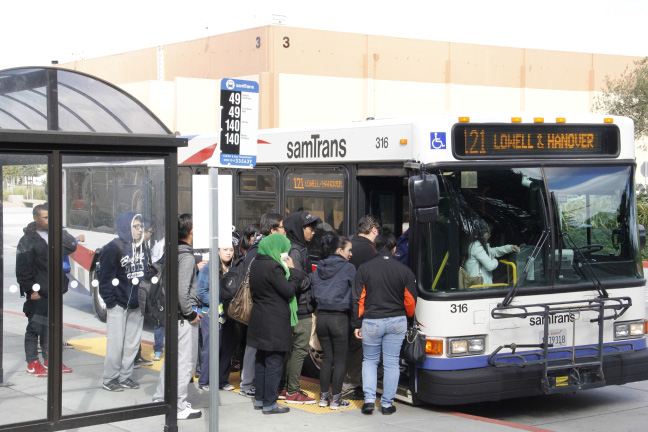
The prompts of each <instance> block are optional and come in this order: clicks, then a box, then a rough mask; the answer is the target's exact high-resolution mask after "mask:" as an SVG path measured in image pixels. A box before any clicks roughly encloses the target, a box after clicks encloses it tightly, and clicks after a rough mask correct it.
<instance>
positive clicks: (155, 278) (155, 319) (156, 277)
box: [137, 260, 166, 326]
mask: <svg viewBox="0 0 648 432" xmlns="http://www.w3.org/2000/svg"><path fill="white" fill-rule="evenodd" d="M160 261H162V262H160ZM160 261H158V262H156V263H152V264H151V266H150V269H149V271H148V272H147V274H146V276H145V277H144V279H143V280H141V281H140V283H139V291H138V293H137V296H138V300H139V307H140V310H141V311H142V315H144V319H145V320H147V321H149V322H150V323H152V324H153V325H156V326H164V320H165V315H166V313H165V312H166V296H165V292H164V280H163V279H164V267H165V265H164V261H163V260H160Z"/></svg>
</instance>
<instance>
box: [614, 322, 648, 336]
mask: <svg viewBox="0 0 648 432" xmlns="http://www.w3.org/2000/svg"><path fill="white" fill-rule="evenodd" d="M645 332H646V328H645V323H644V321H632V322H621V323H614V339H615V340H619V339H635V338H639V337H642V336H643V335H644V334H645Z"/></svg>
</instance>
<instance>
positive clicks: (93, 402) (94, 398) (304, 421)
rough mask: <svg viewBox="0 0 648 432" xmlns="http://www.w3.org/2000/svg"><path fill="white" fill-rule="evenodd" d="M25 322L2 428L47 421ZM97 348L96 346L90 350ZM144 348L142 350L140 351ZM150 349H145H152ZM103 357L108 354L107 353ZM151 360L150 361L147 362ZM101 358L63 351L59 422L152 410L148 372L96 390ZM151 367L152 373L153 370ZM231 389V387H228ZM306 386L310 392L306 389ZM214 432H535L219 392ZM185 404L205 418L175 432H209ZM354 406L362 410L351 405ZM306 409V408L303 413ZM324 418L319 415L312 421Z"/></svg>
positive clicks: (401, 407) (1, 411)
mask: <svg viewBox="0 0 648 432" xmlns="http://www.w3.org/2000/svg"><path fill="white" fill-rule="evenodd" d="M26 324H27V319H26V318H25V317H24V316H20V315H18V314H15V313H11V312H6V311H5V313H4V334H3V335H2V336H3V338H4V340H3V344H4V358H3V368H4V374H5V376H4V380H5V382H9V383H11V384H12V385H11V386H9V387H0V425H5V424H10V423H16V422H22V421H28V420H36V419H39V418H43V417H45V406H46V405H45V404H46V399H47V387H46V386H47V381H46V379H45V378H36V377H34V376H31V375H29V374H27V372H26V371H25V368H26V365H25V359H24V356H25V354H24V345H23V340H24V329H25V326H26ZM64 335H65V338H66V339H68V340H69V341H70V342H71V343H75V339H76V340H79V342H77V345H78V347H79V348H80V349H85V348H82V347H83V346H85V345H84V344H86V341H83V342H82V341H81V340H80V339H84V340H97V339H98V338H101V337H102V336H103V335H101V334H98V333H95V332H90V331H85V330H82V329H78V328H73V327H67V326H66V327H65V329H64ZM95 345H96V344H95ZM144 346H145V345H143V347H144ZM149 349H150V348H149ZM104 350H105V348H104ZM148 358H150V357H148ZM103 360H104V358H103V356H101V355H96V354H92V353H90V352H85V351H80V350H77V349H74V350H70V349H66V350H63V362H64V363H65V364H66V365H67V366H69V367H71V368H72V369H73V370H74V372H73V373H71V374H64V375H63V414H64V415H66V414H74V413H79V412H88V411H93V410H98V409H106V408H112V407H119V406H130V405H136V404H142V403H150V402H151V396H152V395H153V392H154V391H155V387H156V384H157V378H158V372H157V371H156V370H154V369H153V368H145V367H141V368H139V369H136V370H135V372H134V376H133V378H134V379H135V380H137V381H139V382H140V384H141V388H140V389H138V390H125V391H123V392H118V393H111V392H108V391H106V390H103V389H102V388H101V375H102V371H103ZM157 363H159V362H156V363H155V364H154V368H156V369H158V368H159V365H158V364H157ZM232 378H233V380H232V381H235V378H236V377H235V376H233V377H232ZM233 384H234V382H233ZM304 384H305V387H308V389H309V390H311V391H312V392H316V391H317V385H316V384H314V383H306V382H305V383H304ZM309 384H310V385H309ZM219 396H220V405H221V407H220V409H219V415H220V419H219V430H221V431H227V432H230V431H231V432H240V431H282V432H285V431H290V430H295V431H297V430H299V431H308V432H319V431H322V432H329V431H367V432H369V431H376V432H381V431H385V432H400V431H402V432H406V431H407V432H411V431H418V430H420V431H449V430H479V431H484V432H491V431H492V432H495V431H512V430H533V431H540V429H537V428H529V427H526V426H522V425H516V424H508V423H504V422H497V421H493V420H490V419H483V418H479V417H474V418H473V417H470V416H465V415H463V414H457V413H450V412H444V411H443V410H442V409H441V408H438V407H430V406H427V407H425V406H424V407H412V406H409V405H406V404H403V403H399V404H397V412H396V413H395V414H393V415H390V416H385V415H382V414H381V413H380V412H377V411H375V412H374V413H373V415H363V414H362V413H361V412H360V410H359V409H357V408H354V409H348V410H344V411H336V412H333V411H331V410H327V409H320V408H316V409H313V408H315V407H313V406H310V407H308V408H309V409H308V410H307V411H306V410H301V409H296V408H295V406H294V405H292V406H291V411H290V413H288V414H282V415H271V416H268V415H263V414H262V413H261V411H255V410H254V409H252V401H251V399H249V398H246V397H243V396H240V395H239V394H238V392H234V391H222V390H221V391H220V393H219ZM188 399H189V402H190V403H191V404H192V406H193V407H194V408H197V409H201V410H202V411H203V417H202V418H200V419H196V420H186V421H179V422H178V425H179V430H180V431H187V432H189V431H191V432H202V431H208V430H209V393H208V392H203V391H200V390H198V388H197V386H196V385H195V384H190V385H189V398H188ZM356 406H359V404H358V405H356ZM302 407H303V408H305V407H304V406H302ZM316 412H321V413H322V414H321V415H320V414H317V413H316ZM163 428H164V417H163V416H157V417H149V418H143V419H137V420H130V421H125V422H119V423H112V424H107V425H99V426H94V427H89V428H84V429H83V431H84V432H108V431H111V432H118V431H133V432H148V431H160V432H161V431H162V430H163Z"/></svg>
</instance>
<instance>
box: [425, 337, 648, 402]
mask: <svg viewBox="0 0 648 432" xmlns="http://www.w3.org/2000/svg"><path fill="white" fill-rule="evenodd" d="M542 371H543V369H542V365H530V366H526V367H523V368H521V367H501V368H495V367H486V368H479V369H464V370H454V371H445V370H441V371H439V370H428V369H417V371H416V376H417V379H416V398H417V399H418V400H420V401H422V402H427V403H430V404H434V405H462V404H467V403H475V402H485V401H498V400H502V399H512V398H518V397H525V396H536V395H541V394H544V393H543V391H542V389H541V379H542ZM603 373H604V375H605V385H620V384H626V383H630V382H634V381H643V380H647V379H648V349H643V350H641V351H634V352H632V353H625V354H614V355H608V356H605V357H604V359H603Z"/></svg>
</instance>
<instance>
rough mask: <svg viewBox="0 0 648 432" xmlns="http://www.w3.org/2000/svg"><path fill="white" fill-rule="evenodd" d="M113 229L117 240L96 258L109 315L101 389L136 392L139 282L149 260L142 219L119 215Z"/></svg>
mask: <svg viewBox="0 0 648 432" xmlns="http://www.w3.org/2000/svg"><path fill="white" fill-rule="evenodd" d="M115 225H116V229H117V236H118V237H117V238H116V239H114V240H112V241H111V242H110V243H108V244H107V245H105V246H104V247H103V248H102V249H101V255H100V257H99V272H98V276H99V277H98V280H99V294H100V295H101V298H102V299H103V301H104V302H105V303H106V309H107V313H108V315H107V318H106V327H107V340H106V359H105V361H104V373H103V388H104V389H106V390H108V391H123V390H124V388H129V389H137V388H139V383H137V382H136V381H133V380H132V379H131V375H132V374H133V367H134V365H135V356H136V355H137V350H138V349H139V343H140V340H141V338H142V325H143V324H144V316H143V315H142V312H141V311H140V308H139V300H138V290H139V281H140V280H142V279H144V275H145V274H146V271H147V268H146V265H147V263H148V262H149V260H148V255H147V254H148V251H147V249H146V248H145V247H144V219H143V218H142V215H140V214H138V213H136V212H132V211H131V212H126V213H122V214H120V215H119V216H117V222H116V224H115Z"/></svg>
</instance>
